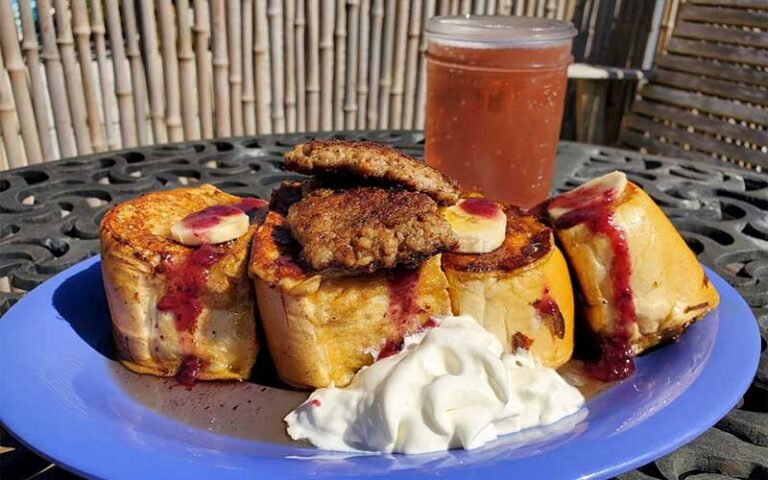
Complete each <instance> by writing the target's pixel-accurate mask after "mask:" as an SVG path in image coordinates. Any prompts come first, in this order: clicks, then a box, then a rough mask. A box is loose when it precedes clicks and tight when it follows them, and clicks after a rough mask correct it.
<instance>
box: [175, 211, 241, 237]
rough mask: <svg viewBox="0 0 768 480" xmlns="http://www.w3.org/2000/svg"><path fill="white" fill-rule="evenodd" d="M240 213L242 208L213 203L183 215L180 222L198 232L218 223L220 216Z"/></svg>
mask: <svg viewBox="0 0 768 480" xmlns="http://www.w3.org/2000/svg"><path fill="white" fill-rule="evenodd" d="M242 213H243V211H242V210H240V209H239V208H237V207H233V206H231V205H214V206H212V207H208V208H204V209H202V210H200V211H198V212H195V213H193V214H191V215H188V216H186V217H184V220H182V221H181V223H182V224H183V225H184V226H185V227H187V228H188V229H190V230H192V231H193V232H196V233H199V232H200V231H201V230H204V229H206V228H211V227H213V226H215V225H218V224H219V223H221V219H222V218H225V217H231V216H233V215H241V214H242Z"/></svg>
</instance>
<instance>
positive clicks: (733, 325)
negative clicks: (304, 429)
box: [0, 257, 760, 480]
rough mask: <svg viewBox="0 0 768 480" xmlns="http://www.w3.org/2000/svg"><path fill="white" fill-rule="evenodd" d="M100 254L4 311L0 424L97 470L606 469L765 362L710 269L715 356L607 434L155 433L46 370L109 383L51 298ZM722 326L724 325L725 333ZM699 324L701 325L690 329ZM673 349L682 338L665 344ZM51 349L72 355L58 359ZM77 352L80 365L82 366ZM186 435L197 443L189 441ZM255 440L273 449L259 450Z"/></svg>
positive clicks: (663, 440)
mask: <svg viewBox="0 0 768 480" xmlns="http://www.w3.org/2000/svg"><path fill="white" fill-rule="evenodd" d="M98 262H99V258H98V257H93V258H91V259H88V260H85V261H83V262H81V263H79V264H77V265H75V266H73V267H71V268H69V269H68V270H65V271H64V272H62V273H60V274H58V275H56V276H55V277H53V278H52V279H50V280H48V281H47V282H45V283H43V284H42V285H40V286H39V287H37V288H35V289H34V290H33V291H31V292H29V293H28V294H27V295H26V296H25V297H24V298H23V299H22V300H21V301H19V302H18V303H17V304H16V305H14V306H13V307H12V308H11V309H10V310H9V311H8V312H7V313H6V314H5V315H4V316H3V317H2V318H0V365H3V366H4V369H5V372H4V377H5V379H4V380H3V385H4V386H6V387H7V386H9V385H11V387H10V388H7V392H6V393H4V394H3V395H2V396H1V397H0V423H2V424H3V426H4V427H5V428H6V429H7V430H8V431H9V432H11V433H12V434H13V435H14V436H16V437H17V438H19V439H20V441H21V442H22V443H24V444H25V445H26V446H28V447H29V448H30V449H32V450H34V451H36V452H37V453H39V454H40V455H42V456H44V457H45V458H47V459H49V460H51V461H52V462H55V463H57V464H59V465H61V466H63V467H64V468H67V469H68V470H71V471H73V472H75V473H78V474H80V475H82V476H85V477H89V478H161V477H167V478H182V477H183V478H185V479H186V480H192V479H195V478H222V479H223V478H243V477H247V476H252V475H253V474H254V473H255V472H258V474H259V475H260V476H264V477H281V478H293V477H302V478H303V477H305V476H307V475H311V476H316V477H318V478H320V477H325V476H343V477H347V478H352V477H356V476H366V474H375V475H377V476H381V475H385V476H390V477H395V476H396V477H397V478H417V477H422V476H424V475H425V474H430V473H432V474H437V475H441V476H443V477H445V478H448V479H451V478H464V477H465V476H467V475H469V474H472V475H494V476H496V475H501V474H505V475H509V474H518V475H519V474H520V473H522V472H525V477H526V478H546V479H556V478H590V479H597V478H608V477H611V476H614V475H617V474H619V473H622V472H625V471H628V470H631V469H632V468H635V467H638V466H641V465H643V464H645V463H648V462H650V461H652V460H654V459H656V458H658V457H660V456H663V455H664V454H666V453H668V452H671V451H672V450H674V449H676V448H677V447H679V446H681V445H683V444H685V443H687V442H689V441H691V440H692V439H694V438H695V437H697V436H698V435H700V434H701V433H702V432H704V431H705V430H706V429H707V428H709V427H711V426H712V425H714V424H715V423H716V422H717V421H718V420H719V419H720V418H722V417H723V416H725V415H726V414H727V413H728V412H729V411H730V410H731V409H732V408H733V407H734V405H735V404H736V403H737V402H738V400H739V399H740V398H741V396H742V395H743V393H744V392H745V391H746V389H747V388H748V387H749V385H750V383H751V380H752V378H753V376H754V373H755V371H756V368H757V364H758V359H759V350H760V336H759V331H758V328H757V323H756V321H755V319H754V315H753V314H752V312H751V311H750V309H749V307H748V306H747V305H746V303H745V302H744V300H743V299H742V298H741V297H740V296H739V294H738V293H737V292H736V291H735V290H734V289H733V288H732V287H731V286H730V285H728V284H727V283H726V282H725V281H724V280H723V279H722V278H720V277H719V276H718V275H717V274H715V273H714V272H712V271H711V270H709V269H707V274H708V275H709V278H710V280H711V281H712V282H713V284H714V285H715V287H716V288H717V290H718V292H719V293H720V297H721V303H720V306H719V308H718V310H717V311H716V312H715V313H714V314H710V315H708V316H707V318H705V319H703V320H702V321H701V322H699V323H697V324H696V325H694V326H693V327H691V329H690V330H689V333H687V334H686V336H684V337H683V340H682V341H681V342H680V343H679V344H676V345H684V344H686V338H688V337H691V336H696V335H698V337H701V338H702V339H704V340H706V339H707V338H709V341H711V345H710V346H708V347H707V348H708V350H707V352H706V356H705V357H704V358H703V360H701V361H700V362H698V364H697V365H696V366H695V370H696V372H695V374H691V375H689V377H690V383H689V384H685V385H683V386H678V387H676V388H679V390H680V391H679V392H675V394H674V395H671V396H669V398H668V401H667V400H665V401H662V402H661V403H662V405H660V406H658V410H655V411H653V412H652V413H648V412H629V414H630V417H628V418H634V419H635V420H636V421H633V422H630V425H629V426H628V427H627V428H625V429H624V428H622V429H617V430H616V431H615V432H608V433H607V434H606V435H604V436H603V435H598V436H597V437H595V438H590V436H589V432H591V431H592V430H594V429H597V430H595V431H596V432H600V421H601V420H600V418H598V419H597V420H594V421H591V417H587V419H586V420H584V421H582V422H580V424H579V425H580V429H579V432H578V433H574V434H573V436H572V437H571V436H569V435H568V434H566V435H563V436H561V437H557V438H554V439H546V440H542V441H538V442H532V443H531V444H530V445H525V446H523V447H517V450H510V449H509V447H506V446H505V445H504V444H502V445H499V446H495V447H494V446H491V447H486V448H483V449H479V450H475V451H470V452H464V451H451V452H449V453H440V454H435V455H432V456H401V455H375V456H362V457H361V456H357V457H355V456H353V457H348V456H345V455H337V454H332V453H327V452H321V451H318V450H314V449H311V448H307V447H298V446H297V447H295V448H289V447H282V446H281V447H272V446H270V445H266V444H261V445H256V446H255V447H254V442H250V441H248V440H242V439H233V438H229V437H225V436H222V435H218V434H214V433H210V432H206V431H204V430H200V429H196V428H194V427H190V426H188V425H185V424H183V423H179V422H176V421H174V420H170V419H166V418H163V417H161V416H160V415H155V417H152V412H151V411H150V412H140V413H141V415H142V416H143V417H142V420H143V421H147V419H149V421H150V422H151V424H152V425H153V428H154V427H156V428H157V430H153V431H141V430H139V431H131V430H130V429H131V427H132V423H131V419H130V418H129V416H130V414H131V413H133V412H130V411H128V412H126V414H127V415H126V417H125V418H122V417H121V418H118V417H115V416H114V412H108V415H113V416H112V417H106V418H101V417H98V416H97V417H95V418H91V417H87V418H86V419H84V417H83V415H86V416H88V415H90V412H89V411H88V408H89V407H90V406H89V405H88V404H82V403H78V402H79V401H80V400H79V397H77V396H76V395H75V394H73V390H72V389H73V384H72V383H71V382H72V380H73V379H72V378H70V377H68V375H71V374H72V372H66V371H65V372H63V373H62V372H57V373H56V374H53V375H52V376H51V377H48V374H47V371H51V372H52V371H53V370H55V368H56V367H57V365H60V364H62V363H64V364H67V361H68V360H67V359H68V358H69V356H71V357H72V358H76V357H77V358H76V360H77V361H80V362H81V363H82V362H83V359H85V360H87V361H88V362H87V363H88V366H85V367H82V365H80V366H81V367H82V368H81V370H82V371H84V372H86V373H87V375H88V376H89V378H90V377H91V376H92V377H93V378H91V380H93V379H97V380H98V381H102V380H99V379H101V376H102V375H103V374H104V371H105V369H104V368H102V367H103V366H104V365H105V364H106V363H111V362H109V361H108V360H106V359H105V358H104V357H103V356H101V354H100V353H98V352H97V351H96V350H95V349H94V348H93V347H91V346H90V345H88V344H87V343H85V342H84V341H82V339H80V338H79V337H78V336H77V335H76V334H74V332H73V331H72V327H71V326H70V325H69V324H67V323H66V322H64V321H62V318H61V317H59V316H58V312H57V310H56V309H55V308H54V306H53V302H52V301H53V296H54V294H55V292H56V290H57V289H58V288H59V287H60V286H61V285H62V283H63V282H65V281H67V280H68V279H71V278H72V277H74V276H75V275H77V274H79V273H85V270H86V269H89V268H90V269H93V268H97V267H98ZM97 295H103V294H101V293H100V292H99V293H98V294H97ZM105 321H106V319H105ZM707 322H709V323H707ZM721 328H722V329H724V331H722V332H721V331H720V330H721ZM697 329H698V330H697ZM694 330H695V331H697V332H699V333H690V332H691V331H694ZM72 335H74V336H72ZM698 337H697V338H698ZM710 337H711V338H710ZM77 340H80V342H77ZM689 343H690V342H689ZM670 348H677V347H676V346H668V347H665V348H664V349H670ZM681 348H682V347H681ZM664 349H660V351H664ZM669 352H670V351H668V353H667V354H661V355H662V357H660V358H662V360H658V361H656V363H655V364H649V365H650V366H653V367H659V368H661V371H662V372H663V367H664V361H663V359H664V358H667V359H672V360H675V361H678V360H680V359H679V358H678V359H675V358H674V357H670V355H674V352H672V353H669ZM653 355H657V354H656V353H653V354H651V356H653ZM663 355H667V356H666V357H664V356H663ZM78 356H80V357H82V358H79V357H78ZM97 357H100V358H97ZM54 358H55V359H64V360H57V361H56V362H55V363H52V360H53V359H54ZM77 361H74V362H73V363H72V364H73V365H78V364H77ZM46 362H48V363H46ZM99 362H100V363H99ZM83 365H85V364H84V363H83ZM41 367H46V369H47V370H46V372H42V370H40V368H41ZM692 368H693V367H692ZM645 370H647V369H645ZM642 371H643V365H642V363H640V365H639V367H638V372H639V373H641V374H643V375H646V376H647V377H648V378H651V379H653V374H652V373H648V372H645V373H642ZM81 373H82V372H81ZM625 387H627V385H623V384H622V385H618V386H616V387H614V389H612V390H609V392H606V393H605V394H603V395H602V396H600V397H597V399H595V400H594V401H593V402H590V404H589V405H588V406H589V409H590V410H596V411H600V409H601V408H602V409H604V408H605V405H600V403H601V402H603V403H605V402H606V401H608V400H606V398H608V399H610V398H611V396H610V395H609V394H610V393H611V392H619V393H617V394H616V395H618V396H617V398H618V399H621V398H622V397H621V394H623V395H625V398H627V397H626V395H627V393H628V392H627V391H626V390H627V388H625ZM95 388H97V389H101V388H103V391H99V392H98V393H99V394H101V393H103V395H104V396H105V397H106V398H107V399H108V400H111V399H113V398H114V401H115V402H117V403H119V404H120V405H121V407H125V406H126V405H128V410H130V409H131V408H133V407H132V406H130V404H126V403H125V399H121V398H120V395H121V394H120V392H119V391H116V390H115V388H114V386H113V385H109V384H108V383H107V384H103V385H97V386H96V387H95ZM633 388H635V389H636V388H637V387H636V386H634V387H633ZM668 389H669V388H668ZM629 393H630V394H631V392H629ZM663 393H664V392H663ZM73 395H74V396H73ZM665 398H666V397H665ZM121 402H122V403H121ZM136 408H138V409H140V408H144V407H143V406H141V405H138V406H136ZM655 408H656V407H655ZM616 409H617V410H620V409H621V407H620V406H617V407H616ZM119 413H122V411H120V412H119ZM624 413H626V412H624ZM646 413H648V414H647V416H646ZM158 432H160V433H158ZM585 432H586V433H585ZM126 433H127V434H130V439H131V441H126V440H125V438H123V437H122V436H121V435H124V434H126ZM593 437H594V435H593ZM182 439H183V440H182ZM187 439H189V442H190V443H189V444H187V443H185V441H186V440H187ZM253 448H256V451H264V452H266V453H267V455H264V456H260V455H257V454H254V453H253ZM259 449H261V450H259ZM158 451H159V452H160V453H158ZM510 452H513V453H514V452H523V453H522V454H519V455H527V456H517V457H514V456H513V457H512V458H511V459H506V458H501V459H499V458H498V456H499V454H500V456H501V457H505V456H507V455H508V454H509V453H510ZM485 458H488V460H487V461H485Z"/></svg>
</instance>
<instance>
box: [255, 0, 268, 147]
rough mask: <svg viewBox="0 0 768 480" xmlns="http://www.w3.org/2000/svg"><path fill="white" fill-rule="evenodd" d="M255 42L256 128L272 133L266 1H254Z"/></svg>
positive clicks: (261, 131)
mask: <svg viewBox="0 0 768 480" xmlns="http://www.w3.org/2000/svg"><path fill="white" fill-rule="evenodd" d="M253 17H254V25H255V27H256V41H255V42H254V43H253V54H254V65H255V68H256V75H255V80H256V128H257V129H258V132H259V133H260V134H268V133H272V120H271V119H270V115H269V113H270V110H271V109H272V74H271V72H270V70H271V68H272V66H271V62H270V58H269V57H270V53H269V51H270V45H269V23H268V22H267V0H256V5H255V8H254V9H253Z"/></svg>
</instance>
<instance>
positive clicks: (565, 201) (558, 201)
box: [548, 171, 627, 222]
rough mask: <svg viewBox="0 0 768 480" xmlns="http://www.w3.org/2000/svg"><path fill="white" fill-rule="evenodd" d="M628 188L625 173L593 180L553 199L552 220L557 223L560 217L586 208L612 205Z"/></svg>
mask: <svg viewBox="0 0 768 480" xmlns="http://www.w3.org/2000/svg"><path fill="white" fill-rule="evenodd" d="M626 187H627V176H626V175H625V174H624V173H623V172H619V171H614V172H611V173H608V174H606V175H603V176H602V177H597V178H593V179H592V180H590V181H588V182H586V183H584V184H582V185H580V186H579V187H577V188H574V189H573V190H571V191H570V192H566V193H564V194H562V195H560V196H558V197H555V198H554V199H552V201H551V202H550V204H549V207H548V212H549V215H550V216H551V217H552V220H553V221H555V222H557V220H559V219H560V217H562V216H564V215H566V214H567V213H569V212H571V211H573V210H574V209H582V208H585V207H591V206H597V205H599V204H602V203H610V202H612V201H613V200H614V199H616V198H619V197H621V194H622V193H623V192H624V189H625V188H626Z"/></svg>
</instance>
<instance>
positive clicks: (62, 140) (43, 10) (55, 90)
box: [6, 0, 127, 157]
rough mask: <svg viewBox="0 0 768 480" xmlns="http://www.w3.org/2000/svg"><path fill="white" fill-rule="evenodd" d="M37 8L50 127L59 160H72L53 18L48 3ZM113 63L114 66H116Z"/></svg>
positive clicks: (69, 120)
mask: <svg viewBox="0 0 768 480" xmlns="http://www.w3.org/2000/svg"><path fill="white" fill-rule="evenodd" d="M115 1H116V0H115ZM37 5H38V15H39V16H40V32H41V33H40V36H41V37H42V41H43V54H42V55H41V56H42V59H43V64H44V65H45V76H46V80H47V82H48V88H49V89H50V94H51V95H50V97H51V108H52V110H53V123H54V126H55V128H56V138H57V139H58V141H59V153H60V154H61V156H62V157H73V156H75V155H77V142H76V141H75V133H74V128H73V126H72V114H71V112H70V110H69V101H68V99H67V91H66V81H65V80H64V67H63V66H62V65H61V56H60V55H59V47H58V46H57V45H56V34H55V33H54V26H53V16H52V15H51V2H50V0H39V1H38V4H37ZM118 53H119V52H118ZM115 63H116V64H117V62H115ZM126 134H127V133H126ZM8 138H12V137H6V141H8V140H7V139H8ZM123 144H125V141H123ZM9 157H10V153H9Z"/></svg>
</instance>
